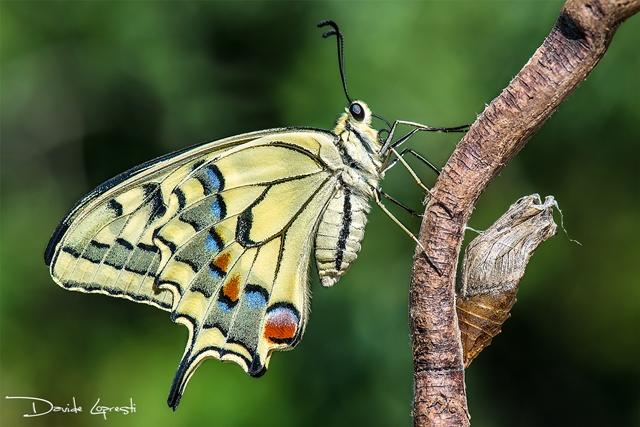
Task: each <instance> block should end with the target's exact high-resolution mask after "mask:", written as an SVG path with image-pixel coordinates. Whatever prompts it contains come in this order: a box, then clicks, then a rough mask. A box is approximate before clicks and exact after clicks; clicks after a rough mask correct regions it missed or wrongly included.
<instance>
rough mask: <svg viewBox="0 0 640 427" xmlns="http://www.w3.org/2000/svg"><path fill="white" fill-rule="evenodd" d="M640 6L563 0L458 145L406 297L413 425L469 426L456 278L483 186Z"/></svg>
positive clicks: (632, 0) (431, 207)
mask: <svg viewBox="0 0 640 427" xmlns="http://www.w3.org/2000/svg"><path fill="white" fill-rule="evenodd" d="M638 10H640V0H568V1H567V2H566V3H565V5H564V7H563V8H562V11H561V13H560V16H559V17H558V19H557V21H556V24H555V25H554V27H553V28H552V29H551V32H550V33H549V35H548V36H547V38H546V39H545V40H544V42H543V43H542V45H541V46H540V47H539V48H538V49H537V50H536V52H535V53H534V54H533V56H532V57H531V59H530V60H529V62H528V63H527V64H526V65H525V66H524V67H523V68H522V70H520V72H519V73H518V74H517V75H516V76H515V77H514V78H513V80H512V81H511V82H510V83H509V85H508V86H507V87H506V88H505V89H504V90H503V91H502V93H501V94H500V95H499V96H498V97H497V98H496V99H494V100H493V101H492V102H491V104H489V106H487V108H486V109H485V110H484V112H483V113H482V114H481V115H480V116H479V117H478V119H477V120H476V121H475V123H474V124H473V125H472V126H471V128H470V129H469V132H468V133H467V134H466V135H465V137H464V138H463V139H462V140H461V141H460V142H459V143H458V145H457V147H456V149H455V151H454V152H453V154H452V155H451V157H450V158H449V160H448V162H447V164H446V165H445V167H444V168H443V170H442V173H441V175H440V177H439V179H438V181H437V183H436V185H435V187H434V188H433V193H432V194H433V197H431V198H430V199H429V202H428V204H427V206H426V209H425V215H424V220H423V222H422V226H421V229H420V235H419V238H420V242H421V243H422V244H423V246H424V247H425V248H426V253H427V254H428V257H429V259H431V260H433V262H434V263H435V264H436V265H437V267H438V269H439V270H440V271H441V272H442V275H439V274H438V272H437V271H436V270H434V269H433V268H432V267H431V266H430V264H429V262H428V259H427V257H426V256H425V254H424V253H421V252H419V251H418V252H416V255H415V258H414V265H413V273H412V278H411V287H410V290H409V305H410V307H409V316H410V327H411V335H412V347H413V362H414V401H413V417H414V425H415V426H465V425H469V420H470V416H469V412H468V408H467V400H466V393H465V384H464V366H463V358H462V344H461V340H460V330H459V327H458V319H457V315H456V301H455V298H456V296H455V274H456V265H457V263H458V257H459V253H460V248H461V244H462V239H463V235H464V229H465V225H466V224H467V221H468V219H469V217H470V215H471V213H472V211H473V208H474V206H475V203H476V201H477V199H478V198H479V197H480V194H481V193H482V192H483V191H484V189H485V188H486V187H487V185H488V184H489V182H490V181H491V180H492V179H493V178H494V177H495V176H496V175H498V173H500V171H501V170H502V169H503V168H504V166H505V165H506V164H507V163H508V162H509V161H510V160H511V159H512V158H513V157H514V156H515V154H516V153H517V152H518V151H519V150H520V149H521V148H522V147H523V146H524V144H525V143H526V141H527V139H528V138H529V137H530V136H531V135H533V134H534V133H535V131H536V130H537V129H538V128H540V126H541V125H542V124H543V123H544V122H545V121H546V119H547V118H549V116H551V114H552V113H553V112H554V110H555V109H556V108H557V107H558V105H559V104H560V103H561V102H562V101H563V100H564V99H565V98H566V97H567V96H569V95H570V94H571V92H573V90H574V89H575V88H576V86H577V85H578V84H579V83H580V82H582V81H583V80H584V79H585V78H586V76H587V75H588V74H589V72H590V71H591V70H592V69H593V67H595V65H596V64H597V63H598V61H599V60H600V59H601V58H602V56H603V55H604V53H605V52H606V50H607V47H608V46H609V43H610V42H611V39H612V38H613V35H614V34H615V32H616V30H617V28H618V26H619V25H620V24H621V23H622V22H623V21H624V20H625V19H627V18H628V17H630V16H632V15H633V14H635V13H636V12H638Z"/></svg>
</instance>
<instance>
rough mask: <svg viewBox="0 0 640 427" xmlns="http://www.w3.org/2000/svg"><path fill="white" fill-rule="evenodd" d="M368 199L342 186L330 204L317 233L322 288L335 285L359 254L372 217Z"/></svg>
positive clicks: (317, 259)
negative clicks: (366, 226) (365, 231)
mask: <svg viewBox="0 0 640 427" xmlns="http://www.w3.org/2000/svg"><path fill="white" fill-rule="evenodd" d="M369 210H370V206H369V199H368V198H367V197H366V196H363V195H362V194H360V193H354V192H353V191H352V190H351V189H350V188H349V187H348V186H340V187H339V190H338V191H337V192H336V194H335V195H334V197H333V198H332V199H331V200H330V201H329V205H328V206H327V209H326V210H325V211H324V214H323V215H322V219H321V220H320V224H319V226H318V231H317V233H316V242H315V254H316V262H317V265H318V274H319V276H320V281H321V282H322V285H323V286H332V285H334V284H335V283H336V282H337V281H338V280H339V279H340V277H341V276H342V275H343V274H344V273H346V271H347V270H348V269H349V267H350V266H351V263H352V262H353V261H355V259H356V257H357V256H358V252H359V251H360V242H361V241H362V238H363V236H364V228H365V225H366V223H367V215H368V213H369Z"/></svg>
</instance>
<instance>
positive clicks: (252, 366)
mask: <svg viewBox="0 0 640 427" xmlns="http://www.w3.org/2000/svg"><path fill="white" fill-rule="evenodd" d="M334 138H335V136H334V135H333V134H331V133H329V132H325V131H320V130H302V129H290V130H287V129H280V130H272V131H263V132H258V133H252V134H246V135H241V136H238V137H234V138H230V139H227V140H221V141H218V142H214V143H209V144H205V145H202V146H199V147H195V148H191V149H187V150H184V151H182V152H178V153H174V154H172V155H169V156H166V157H163V158H160V159H157V160H155V161H152V162H149V163H147V164H144V165H141V166H140V167H137V168H134V169H133V170H131V171H128V172H125V173H124V174H122V175H120V176H118V177H116V178H114V179H113V180H111V181H108V182H106V183H105V184H103V185H102V186H100V187H98V188H97V189H96V190H94V192H92V193H90V194H89V195H88V196H86V197H85V198H84V199H83V200H81V201H80V203H79V204H78V205H77V206H76V207H75V208H74V209H73V210H72V211H71V213H70V214H69V215H68V216H67V218H65V220H64V221H63V222H62V223H61V224H60V226H59V227H58V230H56V232H55V233H54V236H53V237H52V239H51V242H50V243H49V247H48V248H47V252H46V254H45V260H46V261H47V264H49V265H50V270H51V274H52V276H53V278H54V280H55V281H56V283H58V284H59V285H60V286H62V287H63V288H65V289H69V290H75V291H81V292H95V293H103V294H107V295H112V296H116V297H122V298H128V299H131V300H133V301H137V302H142V303H146V304H151V305H154V306H157V307H159V308H162V309H165V310H168V311H170V312H171V317H172V319H173V320H174V321H175V322H178V323H181V324H184V325H185V326H186V327H187V328H188V330H189V340H188V343H187V346H186V349H185V352H184V354H183V357H182V360H181V362H180V365H179V367H178V372H177V374H176V377H175V379H174V382H173V386H172V389H171V392H170V395H169V401H168V403H169V405H170V406H171V407H173V408H175V407H176V406H177V404H178V403H179V401H180V397H181V395H182V392H183V391H184V387H185V386H186V383H187V382H188V380H189V378H190V377H191V375H192V374H193V372H194V371H195V369H196V367H197V366H198V365H199V364H200V363H201V362H202V361H203V360H205V359H206V358H211V357H215V358H218V359H221V360H230V361H234V362H236V363H238V364H239V365H240V366H241V367H242V368H243V369H244V370H245V371H246V372H248V373H249V374H251V375H253V376H258V375H261V374H262V373H263V372H264V371H265V370H266V367H267V365H268V362H269V358H270V354H271V352H272V351H274V350H286V349H289V348H292V347H293V346H294V345H295V344H296V343H297V342H298V341H299V339H300V338H301V335H302V333H303V331H304V327H305V324H306V319H307V311H308V301H307V300H308V290H307V283H306V282H307V276H308V265H309V257H310V252H311V249H312V245H313V238H314V233H313V232H312V231H313V230H315V228H316V226H317V223H318V219H319V217H320V216H321V214H322V212H323V211H324V209H325V208H326V205H327V203H328V201H329V200H330V198H331V197H332V195H333V194H334V192H335V191H336V181H337V178H336V171H338V170H339V169H340V168H341V165H342V160H341V158H340V154H339V152H338V150H337V148H336V146H335V145H334Z"/></svg>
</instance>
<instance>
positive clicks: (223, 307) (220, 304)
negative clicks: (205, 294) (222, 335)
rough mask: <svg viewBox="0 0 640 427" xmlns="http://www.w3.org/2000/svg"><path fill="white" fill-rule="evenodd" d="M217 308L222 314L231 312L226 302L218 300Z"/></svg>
mask: <svg viewBox="0 0 640 427" xmlns="http://www.w3.org/2000/svg"><path fill="white" fill-rule="evenodd" d="M218 307H219V308H220V310H222V311H224V312H229V311H231V306H229V304H227V303H226V301H221V300H218Z"/></svg>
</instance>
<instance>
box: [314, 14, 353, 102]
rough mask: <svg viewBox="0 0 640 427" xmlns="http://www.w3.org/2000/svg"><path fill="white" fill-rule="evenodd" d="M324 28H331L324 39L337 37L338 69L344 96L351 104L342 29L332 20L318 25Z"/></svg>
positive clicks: (323, 35) (324, 35)
mask: <svg viewBox="0 0 640 427" xmlns="http://www.w3.org/2000/svg"><path fill="white" fill-rule="evenodd" d="M322 27H331V29H330V30H329V31H327V32H325V33H324V34H322V37H323V38H325V39H326V38H328V37H331V36H336V42H337V44H338V67H339V68H340V79H341V80H342V88H343V89H344V95H345V96H346V97H347V101H349V102H351V101H352V99H351V97H350V96H349V91H348V90H347V78H346V77H345V74H344V37H343V35H342V32H341V31H340V28H338V24H336V23H335V22H333V21H331V20H326V21H321V22H320V23H318V28H322Z"/></svg>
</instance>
